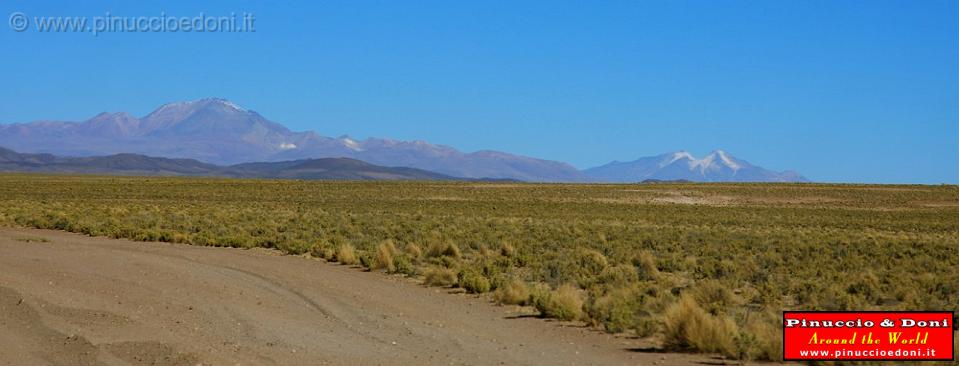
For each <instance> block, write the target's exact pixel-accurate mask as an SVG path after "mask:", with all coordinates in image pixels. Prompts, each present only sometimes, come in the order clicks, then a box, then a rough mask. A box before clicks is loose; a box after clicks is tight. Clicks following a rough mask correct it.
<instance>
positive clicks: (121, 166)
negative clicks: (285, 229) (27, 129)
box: [0, 148, 461, 180]
mask: <svg viewBox="0 0 959 366" xmlns="http://www.w3.org/2000/svg"><path fill="white" fill-rule="evenodd" d="M0 171H16V172H46V173H84V174H107V175H160V176H216V177H232V178H283V179H350V180H455V179H461V178H455V177H451V176H448V175H443V174H439V173H433V172H429V171H425V170H421V169H414V168H405V167H395V168H394V167H383V166H378V165H373V164H370V163H367V162H363V161H360V160H356V159H349V158H321V159H304V160H295V161H282V162H273V163H244V164H236V165H231V166H218V165H213V164H207V163H203V162H200V161H197V160H193V159H168V158H158V157H151V156H145V155H139V154H116V155H109V156H91V157H59V156H54V155H51V154H21V153H17V152H15V151H13V150H10V149H4V148H0Z"/></svg>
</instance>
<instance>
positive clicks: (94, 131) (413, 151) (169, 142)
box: [0, 98, 805, 182]
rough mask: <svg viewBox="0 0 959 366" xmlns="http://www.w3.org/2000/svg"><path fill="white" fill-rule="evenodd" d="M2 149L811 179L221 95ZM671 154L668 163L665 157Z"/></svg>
mask: <svg viewBox="0 0 959 366" xmlns="http://www.w3.org/2000/svg"><path fill="white" fill-rule="evenodd" d="M0 146H3V147H6V148H9V149H13V150H16V151H20V152H25V153H47V154H54V155H58V156H72V157H93V156H100V157H102V156H114V155H117V154H138V155H141V156H142V155H147V156H159V157H164V158H168V159H170V160H171V161H178V160H176V159H194V160H196V163H199V164H209V165H214V166H236V164H241V163H250V162H265V163H275V162H290V161H303V160H307V159H317V158H350V159H355V160H360V161H362V162H366V163H369V164H371V166H381V167H386V166H389V167H408V168H415V169H420V170H422V171H425V172H426V173H430V174H437V175H440V176H446V177H460V178H467V179H486V178H491V179H513V180H522V181H546V182H596V181H603V182H637V181H642V180H647V179H656V180H677V179H686V180H691V181H773V182H784V181H804V180H805V179H804V178H802V177H801V176H800V175H799V174H797V173H794V172H783V173H778V172H773V171H769V170H766V169H763V168H760V167H757V166H753V165H751V164H749V163H747V162H745V161H743V160H739V159H736V158H733V157H732V156H730V155H728V154H726V153H725V152H721V151H717V152H714V153H712V154H710V155H709V156H707V157H706V158H703V159H699V160H697V159H695V158H693V157H692V156H691V155H689V154H688V153H685V152H677V153H672V154H665V155H660V156H655V157H648V158H640V159H638V160H635V161H632V162H627V163H620V162H613V163H610V164H607V165H604V166H600V167H596V168H591V169H586V170H583V171H580V170H577V169H576V168H575V167H573V166H572V165H570V164H567V163H563V162H558V161H551V160H543V159H536V158H531V157H526V156H520V155H514V154H509V153H505V152H499V151H491V150H482V151H476V152H470V153H465V152H461V151H459V150H457V149H455V148H453V147H450V146H445V145H437V144H432V143H429V142H426V141H421V140H416V141H399V140H392V139H381V138H368V139H365V140H354V139H352V138H350V137H349V136H341V137H338V138H332V137H326V136H322V135H320V134H318V133H316V132H313V131H305V132H293V131H290V130H289V129H287V128H286V127H284V126H283V125H281V124H279V123H276V122H273V121H270V120H268V119H266V118H265V117H263V116H262V115H260V114H259V113H257V112H256V111H252V110H248V109H245V108H243V107H240V106H238V105H236V104H234V103H232V102H230V101H228V100H225V99H221V98H207V99H200V100H196V101H190V102H177V103H169V104H165V105H162V106H160V107H159V108H157V109H156V110H154V111H153V112H151V113H149V114H147V115H146V116H143V117H140V118H137V117H134V116H132V115H130V114H127V113H123V112H120V113H106V112H104V113H101V114H99V115H96V116H94V117H93V118H90V119H88V120H86V121H82V122H64V121H47V120H41V121H36V122H30V123H15V124H0ZM674 157H678V158H676V159H673V158H674ZM61 159H62V158H61ZM152 159H156V158H152ZM666 161H668V163H664V162H666ZM432 172H436V173H432Z"/></svg>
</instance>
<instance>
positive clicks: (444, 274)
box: [423, 267, 456, 287]
mask: <svg viewBox="0 0 959 366" xmlns="http://www.w3.org/2000/svg"><path fill="white" fill-rule="evenodd" d="M423 283H425V284H426V285H427V286H442V287H446V286H452V285H454V284H456V272H453V270H452V269H449V268H441V267H430V268H429V269H427V270H426V272H425V273H424V274H423Z"/></svg>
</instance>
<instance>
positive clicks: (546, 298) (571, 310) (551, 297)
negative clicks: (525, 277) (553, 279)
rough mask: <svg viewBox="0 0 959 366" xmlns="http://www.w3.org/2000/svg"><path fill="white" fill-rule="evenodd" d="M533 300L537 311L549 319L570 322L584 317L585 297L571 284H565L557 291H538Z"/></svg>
mask: <svg viewBox="0 0 959 366" xmlns="http://www.w3.org/2000/svg"><path fill="white" fill-rule="evenodd" d="M531 300H532V302H533V306H535V307H536V310H539V312H540V313H541V314H542V315H543V316H544V317H547V318H556V319H559V320H567V321H568V320H577V319H580V318H582V316H583V295H582V294H581V292H580V290H579V288H577V287H576V286H573V285H571V284H564V285H562V286H560V287H559V288H558V289H556V290H555V291H536V292H534V295H533V296H532V298H531Z"/></svg>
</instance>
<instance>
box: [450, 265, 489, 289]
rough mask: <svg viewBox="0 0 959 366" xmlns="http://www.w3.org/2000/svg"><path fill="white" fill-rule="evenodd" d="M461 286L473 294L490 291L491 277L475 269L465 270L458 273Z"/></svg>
mask: <svg viewBox="0 0 959 366" xmlns="http://www.w3.org/2000/svg"><path fill="white" fill-rule="evenodd" d="M457 280H458V283H459V286H460V287H462V288H463V289H464V290H466V292H469V293H471V294H482V293H486V292H489V290H490V283H489V279H487V278H486V277H484V276H483V275H482V274H480V273H477V272H476V271H473V270H463V271H460V272H459V273H458V274H457Z"/></svg>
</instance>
